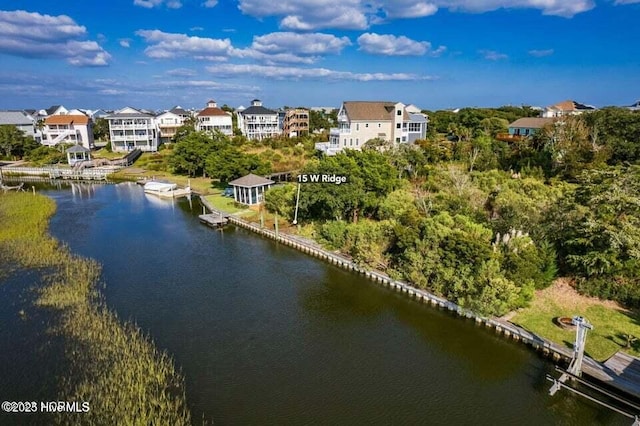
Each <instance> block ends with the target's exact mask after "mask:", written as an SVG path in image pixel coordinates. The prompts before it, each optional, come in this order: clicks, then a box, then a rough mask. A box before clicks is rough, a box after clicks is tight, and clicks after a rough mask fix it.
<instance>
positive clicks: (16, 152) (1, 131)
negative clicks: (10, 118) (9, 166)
mask: <svg viewBox="0 0 640 426" xmlns="http://www.w3.org/2000/svg"><path fill="white" fill-rule="evenodd" d="M38 146H39V145H38V143H37V142H36V141H34V140H33V138H30V137H28V136H26V135H25V134H24V133H23V132H22V131H21V130H19V129H18V128H17V127H16V126H13V125H11V124H3V125H0V153H1V154H2V155H3V156H4V157H5V158H8V159H14V158H22V157H24V156H25V155H26V154H27V153H28V152H29V151H31V150H32V149H35V148H37V147H38Z"/></svg>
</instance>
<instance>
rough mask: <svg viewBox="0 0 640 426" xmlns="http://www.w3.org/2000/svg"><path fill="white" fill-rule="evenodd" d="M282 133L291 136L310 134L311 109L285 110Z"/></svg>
mask: <svg viewBox="0 0 640 426" xmlns="http://www.w3.org/2000/svg"><path fill="white" fill-rule="evenodd" d="M282 133H284V135H285V136H287V137H289V138H295V137H296V136H302V135H308V134H309V111H308V110H306V109H302V108H292V109H288V110H287V111H286V112H285V115H284V120H283V124H282Z"/></svg>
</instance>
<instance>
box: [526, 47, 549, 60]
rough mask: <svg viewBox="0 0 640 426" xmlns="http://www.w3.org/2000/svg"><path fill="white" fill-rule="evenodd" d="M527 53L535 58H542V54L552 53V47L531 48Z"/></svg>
mask: <svg viewBox="0 0 640 426" xmlns="http://www.w3.org/2000/svg"><path fill="white" fill-rule="evenodd" d="M528 53H529V55H531V56H535V57H536V58H542V57H544V56H551V55H553V49H533V50H530V51H529V52H528Z"/></svg>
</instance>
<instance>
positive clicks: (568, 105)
mask: <svg viewBox="0 0 640 426" xmlns="http://www.w3.org/2000/svg"><path fill="white" fill-rule="evenodd" d="M595 110H596V107H594V106H591V105H584V104H581V103H578V102H576V101H571V100H568V101H562V102H559V103H557V104H555V105H551V106H548V107H546V108H545V109H543V110H542V114H541V117H543V118H556V117H564V116H567V115H580V114H582V113H583V112H591V111H595Z"/></svg>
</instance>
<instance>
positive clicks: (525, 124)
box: [509, 117, 554, 129]
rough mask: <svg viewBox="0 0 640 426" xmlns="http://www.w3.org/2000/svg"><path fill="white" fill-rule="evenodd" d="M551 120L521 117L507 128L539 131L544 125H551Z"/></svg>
mask: <svg viewBox="0 0 640 426" xmlns="http://www.w3.org/2000/svg"><path fill="white" fill-rule="evenodd" d="M553 121H554V119H553V118H543V117H523V118H518V119H517V120H516V121H514V122H513V123H511V124H509V127H520V128H526V129H541V128H542V127H543V126H544V125H545V124H549V123H553Z"/></svg>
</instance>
